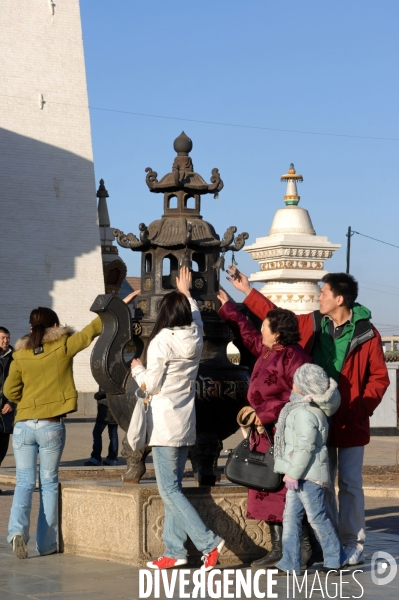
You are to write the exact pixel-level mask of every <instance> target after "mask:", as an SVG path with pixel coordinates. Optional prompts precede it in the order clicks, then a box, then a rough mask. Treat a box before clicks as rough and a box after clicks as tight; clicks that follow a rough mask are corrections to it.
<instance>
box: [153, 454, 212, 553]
mask: <svg viewBox="0 0 399 600" xmlns="http://www.w3.org/2000/svg"><path fill="white" fill-rule="evenodd" d="M188 450H189V448H188V446H181V447H179V448H174V447H171V446H153V448H152V457H153V460H154V468H155V475H156V478H157V485H158V490H159V494H160V496H161V498H162V500H163V503H164V505H165V522H164V528H163V541H164V544H165V546H166V550H165V552H164V556H167V557H168V558H176V559H184V558H186V556H187V550H186V548H185V546H184V544H185V542H186V540H187V536H189V538H190V539H191V541H192V542H193V544H194V546H195V547H196V548H197V550H199V551H200V552H203V553H204V554H206V553H208V552H210V551H211V550H214V549H215V548H216V546H218V545H219V544H220V542H221V541H222V538H220V537H219V536H217V535H215V534H214V533H213V532H212V531H211V530H210V529H208V527H207V526H206V525H205V524H204V522H203V521H202V519H201V518H200V516H199V515H198V513H197V511H196V510H195V508H194V507H193V505H192V504H191V503H190V502H189V500H187V498H186V496H185V495H184V494H183V492H182V484H181V482H182V479H183V473H184V467H185V464H186V460H187V455H188Z"/></svg>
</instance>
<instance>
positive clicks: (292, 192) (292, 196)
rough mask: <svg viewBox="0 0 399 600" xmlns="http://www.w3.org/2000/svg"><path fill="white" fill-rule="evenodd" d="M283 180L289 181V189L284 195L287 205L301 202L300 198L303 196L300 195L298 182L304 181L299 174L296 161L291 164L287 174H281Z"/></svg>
mask: <svg viewBox="0 0 399 600" xmlns="http://www.w3.org/2000/svg"><path fill="white" fill-rule="evenodd" d="M281 181H286V182H287V190H286V192H285V196H284V202H285V204H286V205H287V206H288V205H290V204H293V205H294V206H296V205H297V204H298V203H299V200H300V199H301V197H300V196H298V191H297V188H296V182H297V181H303V177H302V175H299V174H297V172H296V171H295V168H294V163H291V164H290V168H289V169H288V173H286V174H285V175H281Z"/></svg>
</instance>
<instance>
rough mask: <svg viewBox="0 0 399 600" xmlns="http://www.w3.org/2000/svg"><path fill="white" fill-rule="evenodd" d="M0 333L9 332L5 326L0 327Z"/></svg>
mask: <svg viewBox="0 0 399 600" xmlns="http://www.w3.org/2000/svg"><path fill="white" fill-rule="evenodd" d="M0 333H6V334H7V335H10V332H9V331H8V329H7V327H0Z"/></svg>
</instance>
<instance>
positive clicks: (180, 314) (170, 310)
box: [148, 291, 193, 342]
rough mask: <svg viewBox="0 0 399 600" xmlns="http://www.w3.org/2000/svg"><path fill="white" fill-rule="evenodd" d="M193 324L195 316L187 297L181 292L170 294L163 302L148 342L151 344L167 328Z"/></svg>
mask: <svg viewBox="0 0 399 600" xmlns="http://www.w3.org/2000/svg"><path fill="white" fill-rule="evenodd" d="M192 322H193V315H192V313H191V307H190V303H189V301H188V300H187V298H186V296H185V295H184V294H182V293H181V292H177V291H176V292H170V293H169V294H166V295H165V296H164V297H163V298H162V300H161V303H160V305H159V311H158V316H157V320H156V321H155V325H154V329H153V330H152V332H151V335H150V337H149V338H148V341H149V342H151V340H153V339H154V337H155V336H156V335H158V333H159V332H160V331H161V330H162V329H164V328H165V327H183V326H184V325H191V323H192Z"/></svg>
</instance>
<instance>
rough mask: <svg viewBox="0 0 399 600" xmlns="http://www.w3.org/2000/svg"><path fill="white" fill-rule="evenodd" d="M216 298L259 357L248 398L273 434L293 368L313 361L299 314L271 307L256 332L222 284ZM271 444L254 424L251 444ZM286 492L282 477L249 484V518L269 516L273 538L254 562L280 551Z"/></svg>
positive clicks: (263, 448)
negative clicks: (263, 486)
mask: <svg viewBox="0 0 399 600" xmlns="http://www.w3.org/2000/svg"><path fill="white" fill-rule="evenodd" d="M218 298H219V300H220V302H221V303H222V307H221V308H220V310H219V316H220V317H221V318H222V319H223V320H224V321H226V322H227V323H228V324H229V325H230V327H231V328H232V330H233V331H234V332H235V333H236V334H237V335H239V336H240V338H241V340H242V342H243V344H244V346H245V347H246V348H247V349H248V350H249V351H250V352H251V354H253V355H254V356H256V357H257V359H258V360H257V361H256V363H255V366H254V369H253V372H252V376H251V381H250V384H249V388H248V402H249V404H250V405H251V406H252V408H253V409H254V410H255V412H256V415H257V420H256V421H255V425H263V426H264V427H267V430H268V432H269V435H270V436H271V437H272V436H273V435H274V431H275V424H276V422H277V420H278V417H279V414H280V411H281V409H282V408H283V407H284V405H285V404H286V403H287V402H289V399H290V394H291V391H292V383H293V377H294V373H295V371H296V370H297V369H298V368H299V367H300V366H301V365H303V364H304V363H309V362H312V359H311V358H310V356H309V355H308V354H307V353H306V352H305V351H304V349H303V348H302V347H301V346H300V345H299V344H298V342H299V339H300V335H299V331H298V322H297V319H296V317H295V314H294V313H293V312H291V311H290V310H285V309H281V308H277V309H273V310H270V311H269V312H268V313H267V316H266V319H265V320H264V321H263V324H262V329H261V332H259V331H258V330H257V329H256V328H255V327H254V325H253V324H252V323H251V322H250V321H248V320H247V318H246V317H245V316H244V315H243V314H242V313H240V312H239V311H238V310H237V308H236V306H235V304H234V303H233V302H231V301H229V299H228V296H227V294H226V292H224V291H223V290H221V291H220V293H219V296H218ZM269 446H270V444H269V441H268V439H267V437H266V435H265V434H259V433H258V432H257V431H256V428H254V433H253V434H252V438H251V449H254V450H257V451H258V452H265V453H266V452H267V451H268V449H269ZM285 494H286V488H285V484H284V483H282V484H281V486H280V488H278V489H277V490H276V491H275V492H259V491H257V490H252V489H249V490H248V508H247V518H248V519H256V520H262V521H267V522H268V524H269V526H270V534H271V541H272V549H271V551H270V552H268V554H267V555H266V556H265V557H264V558H261V559H259V560H256V561H254V562H253V563H252V564H253V565H254V566H256V567H263V566H273V565H275V564H276V563H277V562H278V561H279V560H280V558H281V557H282V531H283V526H282V521H283V512H284V506H285Z"/></svg>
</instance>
